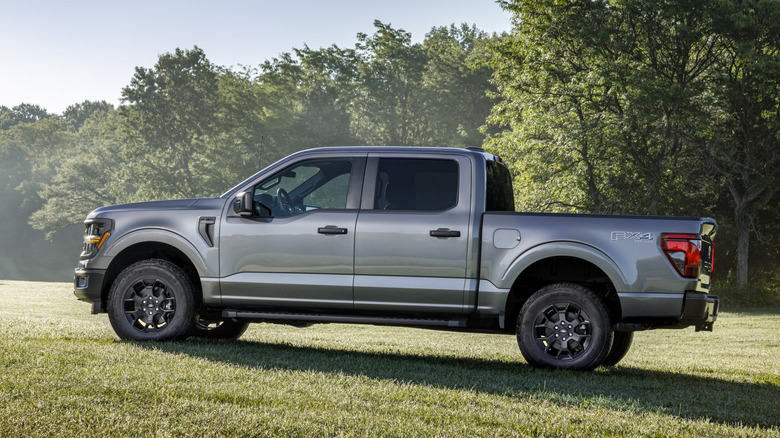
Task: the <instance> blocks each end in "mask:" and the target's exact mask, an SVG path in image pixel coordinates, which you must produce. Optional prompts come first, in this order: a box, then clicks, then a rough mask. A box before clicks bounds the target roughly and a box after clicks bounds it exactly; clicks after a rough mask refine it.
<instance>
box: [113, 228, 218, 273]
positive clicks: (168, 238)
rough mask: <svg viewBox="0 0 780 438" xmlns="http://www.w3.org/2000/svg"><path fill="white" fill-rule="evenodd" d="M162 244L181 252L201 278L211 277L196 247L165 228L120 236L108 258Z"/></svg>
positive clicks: (136, 231) (142, 230)
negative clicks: (130, 250)
mask: <svg viewBox="0 0 780 438" xmlns="http://www.w3.org/2000/svg"><path fill="white" fill-rule="evenodd" d="M150 242H153V243H160V244H164V245H168V246H171V247H173V248H176V249H177V250H179V251H180V252H181V253H182V254H184V256H185V257H187V258H188V259H189V260H190V262H191V263H192V264H193V266H195V269H196V270H197V271H198V275H199V276H200V277H209V276H211V275H209V271H208V268H207V264H206V260H205V258H204V257H203V255H202V254H201V253H200V251H198V249H197V248H196V247H195V245H193V244H192V242H190V241H189V240H187V239H186V238H185V237H184V236H182V235H180V234H178V233H175V232H173V231H171V230H167V229H163V228H141V229H136V230H133V231H131V232H129V233H127V234H124V235H122V236H120V237H119V238H118V239H117V240H116V241H115V242H113V243H112V244H111V247H109V248H108V251H106V254H105V255H106V256H108V257H111V258H112V259H115V257H116V256H117V255H119V254H121V253H122V252H123V251H125V250H126V249H128V248H130V247H132V246H134V245H138V244H147V243H150Z"/></svg>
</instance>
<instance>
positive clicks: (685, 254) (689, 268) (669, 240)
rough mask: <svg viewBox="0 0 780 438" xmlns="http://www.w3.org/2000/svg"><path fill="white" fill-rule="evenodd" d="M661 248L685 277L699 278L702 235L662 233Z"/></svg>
mask: <svg viewBox="0 0 780 438" xmlns="http://www.w3.org/2000/svg"><path fill="white" fill-rule="evenodd" d="M661 249H663V251H664V254H666V258H668V259H669V261H670V262H671V263H672V266H674V268H675V269H677V272H678V273H679V274H680V275H682V276H683V277H687V278H698V277H699V274H700V273H701V265H702V263H701V262H702V260H701V236H700V235H698V234H661Z"/></svg>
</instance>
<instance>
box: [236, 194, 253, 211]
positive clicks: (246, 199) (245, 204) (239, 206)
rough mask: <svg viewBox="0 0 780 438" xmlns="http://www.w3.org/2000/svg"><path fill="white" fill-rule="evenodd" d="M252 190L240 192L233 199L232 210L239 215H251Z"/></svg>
mask: <svg viewBox="0 0 780 438" xmlns="http://www.w3.org/2000/svg"><path fill="white" fill-rule="evenodd" d="M252 201H253V200H252V192H240V193H238V194H237V195H236V198H235V199H233V211H234V212H235V213H236V214H237V215H239V216H241V217H247V216H252Z"/></svg>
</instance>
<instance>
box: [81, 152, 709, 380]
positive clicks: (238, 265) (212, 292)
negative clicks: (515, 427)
mask: <svg viewBox="0 0 780 438" xmlns="http://www.w3.org/2000/svg"><path fill="white" fill-rule="evenodd" d="M514 210H515V206H514V199H513V190H512V178H511V175H510V172H509V170H508V169H507V167H506V166H505V165H504V164H503V163H502V160H501V158H500V157H497V156H494V155H492V154H490V153H487V152H486V151H484V150H482V149H479V148H466V149H455V148H413V147H337V148H319V149H311V150H306V151H302V152H299V153H296V154H293V155H291V156H289V157H287V158H284V159H282V160H280V161H279V162H277V163H275V164H273V165H271V166H269V167H268V168H266V169H263V170H261V171H260V172H258V173H257V174H255V175H253V176H252V177H250V178H248V179H247V180H245V181H243V182H242V183H240V184H239V185H238V186H236V187H234V188H233V189H231V190H229V191H228V192H226V193H224V194H223V195H221V196H218V197H213V198H201V199H181V200H171V201H151V202H140V203H133V204H124V205H114V206H107V207H100V208H98V209H96V210H94V211H93V212H91V213H90V214H89V215H88V216H87V218H86V220H85V222H84V223H85V238H84V242H85V243H84V250H83V252H82V253H81V256H80V260H79V263H78V267H77V269H76V272H75V280H74V287H75V294H76V296H77V297H78V298H79V299H81V300H84V301H87V302H90V303H92V311H93V313H99V312H107V313H108V316H109V321H110V323H111V325H112V327H113V328H114V330H115V332H116V333H117V335H118V336H119V337H120V338H123V339H134V340H174V339H184V338H186V337H188V336H205V337H214V338H237V337H239V336H240V335H241V334H242V333H243V332H244V331H245V330H246V328H247V325H248V324H249V323H252V322H276V323H287V324H311V323H331V322H338V323H357V324H376V325H402V326H414V327H434V328H440V329H449V330H482V331H485V330H488V331H494V332H496V333H514V334H516V336H517V341H518V345H519V347H520V350H521V352H522V354H523V356H524V358H525V359H526V361H527V362H528V363H529V364H531V365H532V366H536V367H545V368H559V369H575V370H591V369H594V368H595V367H597V366H599V365H615V364H616V363H618V362H619V361H620V360H621V359H622V358H623V357H624V355H625V354H626V352H627V351H628V349H629V348H630V346H631V342H632V337H633V332H635V331H637V330H647V329H664V328H666V329H673V328H684V327H691V326H693V327H695V329H696V330H697V331H699V330H708V331H711V330H712V326H713V323H714V321H715V319H716V317H717V311H718V298H717V297H715V296H710V295H708V291H709V288H710V279H711V275H712V261H713V243H712V239H713V237H714V236H715V232H716V230H717V224H716V222H715V221H714V220H713V219H709V218H696V217H661V216H615V215H609V216H608V215H580V214H544V213H518V212H515V211H514Z"/></svg>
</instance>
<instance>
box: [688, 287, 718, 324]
mask: <svg viewBox="0 0 780 438" xmlns="http://www.w3.org/2000/svg"><path fill="white" fill-rule="evenodd" d="M719 307H720V300H719V299H718V297H716V296H714V295H707V294H703V293H696V292H688V293H687V294H685V303H684V304H683V313H682V315H681V317H680V326H681V327H689V326H694V327H696V331H697V332H698V331H702V330H704V331H708V332H711V331H712V325H713V324H714V323H715V320H716V319H718V308H719Z"/></svg>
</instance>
